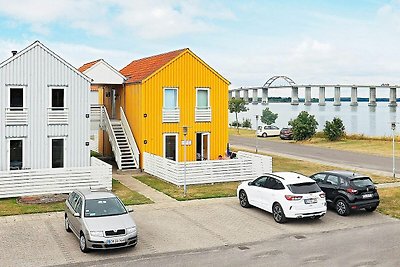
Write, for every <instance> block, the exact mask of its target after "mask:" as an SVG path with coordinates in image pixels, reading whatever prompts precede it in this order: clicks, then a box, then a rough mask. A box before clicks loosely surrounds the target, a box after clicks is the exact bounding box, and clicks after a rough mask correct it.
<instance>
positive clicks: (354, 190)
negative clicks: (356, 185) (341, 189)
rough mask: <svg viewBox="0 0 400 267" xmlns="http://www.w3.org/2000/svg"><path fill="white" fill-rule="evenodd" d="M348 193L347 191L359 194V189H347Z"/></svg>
mask: <svg viewBox="0 0 400 267" xmlns="http://www.w3.org/2000/svg"><path fill="white" fill-rule="evenodd" d="M346 191H347V193H350V194H357V192H358V191H357V189H353V188H347V189H346Z"/></svg>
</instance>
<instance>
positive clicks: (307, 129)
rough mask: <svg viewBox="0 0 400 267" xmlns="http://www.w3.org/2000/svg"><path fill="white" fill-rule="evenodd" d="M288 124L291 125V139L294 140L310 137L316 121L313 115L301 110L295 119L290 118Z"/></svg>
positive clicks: (316, 123)
mask: <svg viewBox="0 0 400 267" xmlns="http://www.w3.org/2000/svg"><path fill="white" fill-rule="evenodd" d="M289 125H291V126H292V127H293V139H294V140H296V141H301V140H306V139H310V138H311V137H312V136H313V135H314V134H315V130H316V129H317V126H318V122H317V121H316V120H315V118H314V116H313V115H310V114H308V112H307V111H302V112H300V114H299V115H298V116H297V118H296V119H294V120H290V121H289Z"/></svg>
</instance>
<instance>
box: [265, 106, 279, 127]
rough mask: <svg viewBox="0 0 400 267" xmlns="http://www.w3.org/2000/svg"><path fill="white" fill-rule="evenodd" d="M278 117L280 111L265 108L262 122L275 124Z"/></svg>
mask: <svg viewBox="0 0 400 267" xmlns="http://www.w3.org/2000/svg"><path fill="white" fill-rule="evenodd" d="M277 118H278V113H273V112H272V111H271V110H269V108H265V109H264V110H263V112H262V116H261V122H262V123H265V124H267V125H271V124H274V123H275V121H276V119H277Z"/></svg>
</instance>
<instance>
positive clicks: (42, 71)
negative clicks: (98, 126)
mask: <svg viewBox="0 0 400 267" xmlns="http://www.w3.org/2000/svg"><path fill="white" fill-rule="evenodd" d="M31 47H32V49H30V50H29V49H28V50H26V52H25V53H23V51H21V53H19V54H17V55H16V56H14V58H13V60H11V61H10V62H8V63H7V62H6V64H5V65H4V64H3V66H0V171H5V170H7V166H8V165H9V162H7V149H8V145H7V143H8V140H9V139H10V138H23V139H24V143H23V146H24V167H25V168H31V169H40V168H50V167H51V157H50V150H51V139H50V137H63V138H65V141H64V146H65V153H64V166H65V167H84V166H89V165H90V150H89V146H86V142H89V141H90V137H89V127H90V118H86V114H89V113H90V108H89V91H90V83H89V81H88V80H87V79H85V78H84V77H83V76H82V75H81V74H79V73H78V72H77V70H76V69H74V68H73V67H72V66H70V65H69V64H68V63H66V62H64V61H63V60H62V59H60V58H58V56H57V55H55V54H53V53H52V52H50V51H48V50H47V49H46V48H45V47H43V46H41V45H40V43H39V44H37V45H32V46H31ZM19 86H23V87H24V88H25V92H24V95H25V98H26V102H25V107H26V108H28V125H27V126H5V112H4V110H5V108H6V107H8V99H9V92H8V91H9V90H8V88H9V87H19ZM53 87H62V88H64V97H65V101H64V105H65V107H67V108H69V114H68V115H69V123H68V125H47V108H48V107H50V105H51V99H50V98H51V97H50V90H51V88H53Z"/></svg>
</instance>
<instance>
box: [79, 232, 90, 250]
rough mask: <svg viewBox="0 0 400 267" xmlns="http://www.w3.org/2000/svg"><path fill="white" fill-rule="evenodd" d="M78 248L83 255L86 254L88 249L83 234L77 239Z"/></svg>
mask: <svg viewBox="0 0 400 267" xmlns="http://www.w3.org/2000/svg"><path fill="white" fill-rule="evenodd" d="M79 247H80V249H81V251H82V252H83V253H86V252H88V251H89V249H88V248H87V245H86V238H85V235H84V234H81V236H80V238H79Z"/></svg>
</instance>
